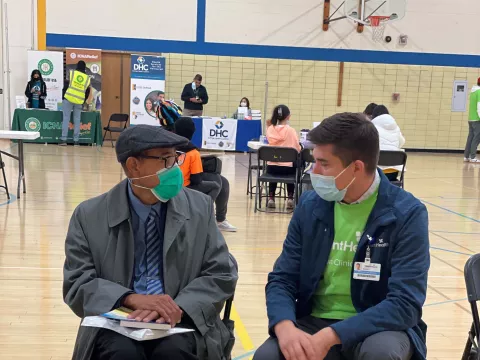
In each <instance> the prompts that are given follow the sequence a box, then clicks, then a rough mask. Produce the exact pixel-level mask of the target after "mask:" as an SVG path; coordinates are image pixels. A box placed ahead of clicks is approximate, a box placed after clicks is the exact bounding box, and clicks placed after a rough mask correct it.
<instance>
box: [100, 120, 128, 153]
mask: <svg viewBox="0 0 480 360" xmlns="http://www.w3.org/2000/svg"><path fill="white" fill-rule="evenodd" d="M111 122H116V123H119V126H111V125H110V123H111ZM122 123H124V124H123V127H122ZM127 123H128V115H127V114H112V115H111V116H110V119H108V124H107V126H105V127H104V128H103V130H105V133H104V134H103V141H105V136H107V132H108V133H109V134H110V141H111V143H112V147H113V138H112V133H121V132H123V130H125V129H126V128H127Z"/></svg>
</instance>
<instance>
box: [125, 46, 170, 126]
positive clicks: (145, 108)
mask: <svg viewBox="0 0 480 360" xmlns="http://www.w3.org/2000/svg"><path fill="white" fill-rule="evenodd" d="M131 61H132V62H131V69H130V70H131V80H130V82H131V84H130V85H131V86H130V124H131V125H139V124H146V125H156V126H160V124H159V122H158V121H157V118H156V111H157V107H158V104H159V99H158V95H159V92H160V91H161V92H164V91H165V58H164V57H159V56H146V55H132V60H131Z"/></svg>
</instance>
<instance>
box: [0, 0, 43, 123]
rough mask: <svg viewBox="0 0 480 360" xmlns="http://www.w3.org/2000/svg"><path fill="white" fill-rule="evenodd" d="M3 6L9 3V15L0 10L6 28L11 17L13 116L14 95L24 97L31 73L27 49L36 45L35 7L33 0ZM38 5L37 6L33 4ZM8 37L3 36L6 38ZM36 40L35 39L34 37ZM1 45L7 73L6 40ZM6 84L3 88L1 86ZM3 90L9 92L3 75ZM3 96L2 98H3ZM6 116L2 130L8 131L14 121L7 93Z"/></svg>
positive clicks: (4, 100)
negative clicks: (10, 114)
mask: <svg viewBox="0 0 480 360" xmlns="http://www.w3.org/2000/svg"><path fill="white" fill-rule="evenodd" d="M3 2H4V4H7V14H5V13H4V9H2V10H3V11H2V10H0V13H1V14H2V15H3V16H2V20H3V22H2V21H0V23H3V26H5V25H6V23H5V18H6V15H8V44H9V46H8V50H9V53H10V86H11V99H10V104H11V109H12V114H13V111H14V110H15V96H16V95H23V93H24V92H25V86H26V84H27V79H28V78H29V77H30V74H27V50H30V49H32V47H34V46H35V45H34V44H35V41H36V39H35V37H36V35H35V33H32V12H33V13H35V11H36V9H35V6H34V7H33V8H32V1H30V0H4V1H3ZM34 5H35V4H34ZM5 36H6V34H4V37H5ZM32 37H33V38H32ZM0 43H1V44H2V48H1V49H2V54H1V56H0V60H2V61H1V62H2V64H1V67H2V69H3V73H4V74H5V73H6V71H7V69H6V66H7V64H6V61H5V59H6V57H5V54H6V50H7V49H6V46H7V42H6V41H5V39H2V40H0ZM2 81H3V85H1V84H2ZM0 87H1V88H3V89H6V76H5V75H4V76H3V79H2V77H1V76H0ZM0 96H2V95H0ZM1 114H3V115H4V116H3V117H2V119H1V120H0V129H8V128H9V126H10V122H11V119H10V118H9V117H8V114H7V94H6V93H5V92H4V94H3V111H2V112H1Z"/></svg>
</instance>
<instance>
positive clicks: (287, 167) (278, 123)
mask: <svg viewBox="0 0 480 360" xmlns="http://www.w3.org/2000/svg"><path fill="white" fill-rule="evenodd" d="M289 120H290V109H289V108H288V107H287V106H285V105H278V106H277V107H275V109H273V114H272V119H271V126H269V127H268V129H267V139H268V144H269V145H272V146H282V147H289V148H294V149H296V150H297V151H300V143H299V141H298V136H297V132H296V131H295V129H294V128H292V127H290V125H289ZM295 172H296V169H295V167H294V164H293V163H271V162H269V163H268V164H267V173H269V174H272V175H280V176H282V175H293V174H295ZM276 190H277V183H270V184H269V199H268V203H267V207H269V208H271V209H274V208H275V191H276ZM294 192H295V185H294V184H287V195H288V199H287V209H293V208H294V206H295V203H294V201H293V195H294Z"/></svg>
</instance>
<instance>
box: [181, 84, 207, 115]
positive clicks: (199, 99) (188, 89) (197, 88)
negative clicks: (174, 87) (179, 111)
mask: <svg viewBox="0 0 480 360" xmlns="http://www.w3.org/2000/svg"><path fill="white" fill-rule="evenodd" d="M202 80H203V79H202V75H200V74H197V75H195V77H194V78H193V82H192V83H189V84H186V85H185V87H184V88H183V91H182V101H184V102H185V106H184V110H183V116H190V117H192V116H202V115H203V105H207V104H208V93H207V89H206V88H205V86H203V85H202Z"/></svg>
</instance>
